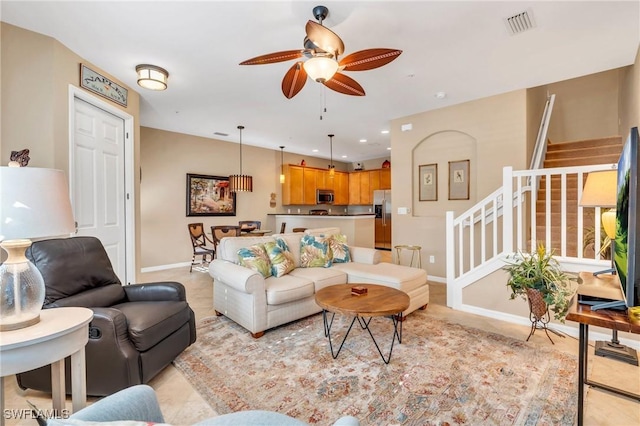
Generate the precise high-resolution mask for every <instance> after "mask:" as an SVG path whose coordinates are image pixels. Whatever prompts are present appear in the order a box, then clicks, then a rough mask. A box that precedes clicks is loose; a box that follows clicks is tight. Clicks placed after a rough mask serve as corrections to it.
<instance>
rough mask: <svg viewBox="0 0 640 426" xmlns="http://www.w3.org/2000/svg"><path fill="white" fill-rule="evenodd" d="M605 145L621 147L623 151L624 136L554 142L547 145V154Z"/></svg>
mask: <svg viewBox="0 0 640 426" xmlns="http://www.w3.org/2000/svg"><path fill="white" fill-rule="evenodd" d="M605 145H619V146H620V150H622V136H610V137H606V138H599V139H585V140H577V141H567V142H552V143H550V144H548V145H547V152H552V151H562V150H565V149H580V148H592V147H599V146H605Z"/></svg>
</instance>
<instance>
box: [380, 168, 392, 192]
mask: <svg viewBox="0 0 640 426" xmlns="http://www.w3.org/2000/svg"><path fill="white" fill-rule="evenodd" d="M378 189H391V169H380V188H378Z"/></svg>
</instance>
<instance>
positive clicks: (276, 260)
mask: <svg viewBox="0 0 640 426" xmlns="http://www.w3.org/2000/svg"><path fill="white" fill-rule="evenodd" d="M264 249H265V250H266V252H267V255H268V256H269V260H270V261H271V275H273V276H274V277H281V276H283V275H286V274H288V273H289V272H291V271H293V270H294V269H295V263H294V260H293V254H291V252H290V251H289V246H288V245H287V243H286V242H285V241H284V240H283V239H282V238H276V239H275V241H269V242H267V243H265V244H264Z"/></svg>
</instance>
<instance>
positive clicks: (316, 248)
mask: <svg viewBox="0 0 640 426" xmlns="http://www.w3.org/2000/svg"><path fill="white" fill-rule="evenodd" d="M300 266H301V267H303V268H328V267H329V266H331V251H330V249H329V243H328V242H327V240H326V238H325V237H324V236H318V237H316V236H313V235H308V234H307V235H305V236H303V237H302V240H300Z"/></svg>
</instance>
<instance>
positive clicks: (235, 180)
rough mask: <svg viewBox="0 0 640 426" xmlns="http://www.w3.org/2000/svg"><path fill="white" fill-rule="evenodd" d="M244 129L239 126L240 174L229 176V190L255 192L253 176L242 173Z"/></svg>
mask: <svg viewBox="0 0 640 426" xmlns="http://www.w3.org/2000/svg"><path fill="white" fill-rule="evenodd" d="M242 129H244V126H238V130H240V174H239V175H231V176H229V191H231V192H253V177H251V176H247V175H243V174H242Z"/></svg>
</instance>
